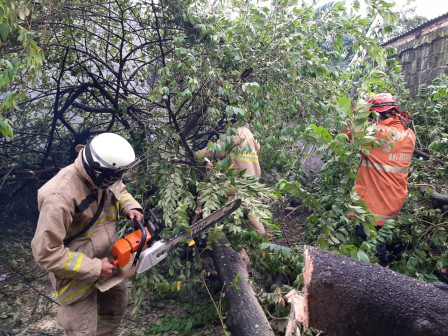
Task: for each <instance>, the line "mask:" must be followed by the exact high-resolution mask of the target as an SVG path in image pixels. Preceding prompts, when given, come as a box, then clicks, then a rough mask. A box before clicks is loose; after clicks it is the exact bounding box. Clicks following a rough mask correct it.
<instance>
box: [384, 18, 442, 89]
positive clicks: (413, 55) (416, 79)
mask: <svg viewBox="0 0 448 336" xmlns="http://www.w3.org/2000/svg"><path fill="white" fill-rule="evenodd" d="M383 47H384V48H386V47H395V48H396V49H397V51H398V54H397V55H396V56H395V57H396V58H397V59H398V60H399V62H400V64H401V66H402V67H403V75H404V80H405V82H406V86H407V88H408V89H409V90H410V91H411V93H412V94H413V95H417V94H418V87H419V86H420V85H421V84H431V82H432V80H433V79H435V78H437V77H439V76H440V75H442V74H447V75H448V13H447V14H445V15H442V16H440V17H438V18H435V19H433V20H431V21H428V22H426V23H424V24H422V25H420V26H419V27H417V28H415V29H413V30H411V31H410V32H407V33H405V34H403V35H401V36H398V37H397V38H394V39H393V40H391V41H388V42H386V43H385V44H383Z"/></svg>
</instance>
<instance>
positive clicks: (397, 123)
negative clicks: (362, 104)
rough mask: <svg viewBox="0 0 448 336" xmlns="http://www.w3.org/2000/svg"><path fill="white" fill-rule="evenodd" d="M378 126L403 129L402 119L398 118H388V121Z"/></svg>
mask: <svg viewBox="0 0 448 336" xmlns="http://www.w3.org/2000/svg"><path fill="white" fill-rule="evenodd" d="M378 125H381V126H387V127H397V128H403V124H402V123H401V120H400V118H398V117H397V116H395V117H393V118H387V119H386V120H383V121H382V122H380V123H379V124H378Z"/></svg>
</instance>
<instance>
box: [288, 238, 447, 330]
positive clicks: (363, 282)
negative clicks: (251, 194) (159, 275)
mask: <svg viewBox="0 0 448 336" xmlns="http://www.w3.org/2000/svg"><path fill="white" fill-rule="evenodd" d="M304 257H305V266H304V269H303V278H304V285H305V287H304V294H305V296H304V297H297V296H296V298H295V299H294V298H292V299H291V298H290V301H293V302H294V301H295V303H296V304H295V311H296V313H297V314H296V319H297V320H298V321H299V322H301V323H303V324H304V325H305V327H307V328H308V327H313V328H316V329H319V330H322V331H325V332H328V333H329V334H331V335H334V336H349V335H350V336H352V335H362V336H378V335H382V336H388V335H391V336H392V335H395V336H397V335H403V336H428V335H432V336H442V335H444V336H446V335H448V291H447V290H446V287H448V286H446V285H445V284H442V285H440V284H438V285H437V286H435V285H432V284H429V283H426V282H423V281H419V280H416V279H413V278H410V277H408V276H405V275H403V274H399V273H396V272H394V271H391V270H389V269H385V268H383V267H380V266H377V265H373V264H369V263H366V262H363V261H359V260H355V259H351V258H348V257H346V256H343V255H340V254H336V253H332V252H329V251H325V250H321V249H318V248H315V247H311V246H305V253H304ZM293 295H294V294H292V296H293Z"/></svg>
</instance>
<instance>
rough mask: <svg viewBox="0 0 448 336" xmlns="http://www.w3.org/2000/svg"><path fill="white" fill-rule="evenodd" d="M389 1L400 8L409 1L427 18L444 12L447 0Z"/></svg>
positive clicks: (447, 3) (325, 0)
mask: <svg viewBox="0 0 448 336" xmlns="http://www.w3.org/2000/svg"><path fill="white" fill-rule="evenodd" d="M389 1H390V2H395V3H396V5H397V8H399V9H400V8H402V7H403V6H405V5H406V4H408V3H410V4H411V5H412V6H416V10H415V12H416V14H417V15H421V16H425V17H427V18H428V19H429V20H430V19H433V18H435V17H437V16H440V15H442V14H445V13H447V12H448V0H415V1H409V0H389ZM327 2H329V0H319V1H318V4H319V5H322V4H325V3H327ZM346 2H347V3H348V2H352V0H346Z"/></svg>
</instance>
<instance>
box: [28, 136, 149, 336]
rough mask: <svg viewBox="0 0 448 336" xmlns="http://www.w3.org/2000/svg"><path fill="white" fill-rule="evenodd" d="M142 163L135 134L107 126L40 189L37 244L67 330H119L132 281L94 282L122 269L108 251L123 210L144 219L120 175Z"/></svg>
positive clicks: (95, 332) (35, 252)
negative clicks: (102, 286)
mask: <svg viewBox="0 0 448 336" xmlns="http://www.w3.org/2000/svg"><path fill="white" fill-rule="evenodd" d="M136 163H137V161H135V153H134V150H133V148H132V146H131V145H130V144H129V142H127V141H126V140H125V139H124V138H122V137H121V136H119V135H117V134H113V133H103V134H100V135H98V136H96V137H95V138H93V139H92V141H90V142H89V143H88V144H87V145H86V146H85V147H83V148H81V149H80V152H79V155H78V157H77V159H76V160H75V162H74V163H73V164H71V165H69V166H67V167H65V168H63V169H61V170H60V171H59V173H58V174H57V175H56V176H54V177H53V178H52V179H51V180H49V181H48V182H47V183H46V184H45V185H44V186H42V188H40V189H39V191H38V207H39V220H38V223H37V229H36V232H35V235H34V238H33V240H32V242H31V247H32V250H33V255H34V258H35V260H36V262H37V263H38V264H39V265H40V266H41V267H42V268H44V269H46V270H48V271H49V272H50V279H51V283H52V285H53V287H54V290H55V295H56V298H57V300H58V301H59V303H60V304H61V305H60V306H59V309H58V317H57V319H58V323H59V325H60V326H61V327H62V328H63V329H64V331H65V335H73V336H78V335H85V336H90V335H92V336H93V335H114V334H115V330H116V329H117V327H118V325H119V324H120V321H121V318H122V317H123V315H124V313H125V311H126V308H127V303H128V295H127V290H126V284H125V282H122V283H120V284H118V285H117V286H115V287H113V288H111V289H110V290H108V291H106V292H100V291H98V290H97V289H96V287H95V286H94V283H95V282H96V281H98V280H106V279H107V278H109V277H110V276H111V275H112V274H114V273H115V271H116V266H115V265H113V264H112V263H110V261H109V259H108V257H109V256H110V253H111V249H112V246H113V244H114V243H115V242H116V241H117V240H118V236H117V233H116V225H117V222H118V219H119V217H120V215H124V216H126V217H128V218H129V219H130V220H134V218H137V219H140V220H143V214H142V208H141V206H140V204H139V203H138V202H137V201H136V200H135V199H134V198H133V197H132V196H131V194H129V192H128V191H127V190H126V187H125V185H124V184H123V182H122V180H121V178H122V175H123V174H124V173H125V172H126V171H128V170H129V169H131V168H132V167H133V166H135V165H136Z"/></svg>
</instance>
